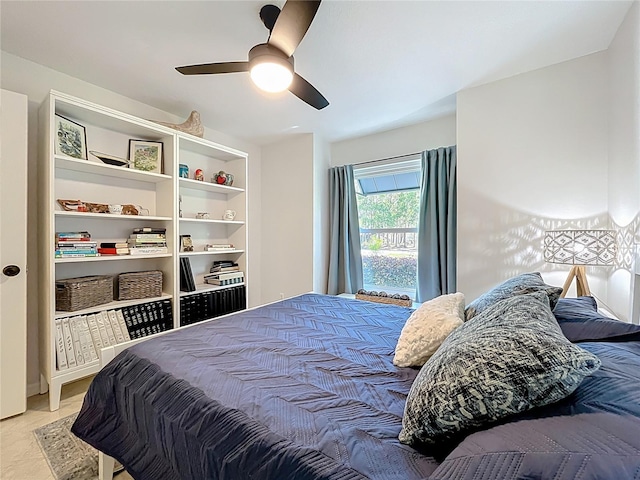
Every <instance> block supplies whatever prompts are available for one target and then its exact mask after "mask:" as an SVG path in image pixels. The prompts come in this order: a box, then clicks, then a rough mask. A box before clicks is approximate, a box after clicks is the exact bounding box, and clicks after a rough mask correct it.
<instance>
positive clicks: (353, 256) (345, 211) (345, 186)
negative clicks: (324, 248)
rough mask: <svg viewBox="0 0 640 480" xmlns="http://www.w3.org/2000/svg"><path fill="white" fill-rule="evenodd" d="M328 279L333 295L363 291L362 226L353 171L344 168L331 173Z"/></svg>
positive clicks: (350, 167)
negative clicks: (359, 219)
mask: <svg viewBox="0 0 640 480" xmlns="http://www.w3.org/2000/svg"><path fill="white" fill-rule="evenodd" d="M329 202H330V206H329V215H330V228H331V239H330V244H329V279H328V284H327V291H328V293H329V294H331V295H337V294H339V293H356V292H357V291H358V290H359V289H360V288H362V285H363V280H362V256H361V254H360V222H359V221H358V205H357V203H356V187H355V183H354V180H353V167H352V166H351V165H344V166H341V167H333V168H331V169H330V170H329Z"/></svg>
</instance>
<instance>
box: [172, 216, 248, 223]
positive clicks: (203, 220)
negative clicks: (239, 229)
mask: <svg viewBox="0 0 640 480" xmlns="http://www.w3.org/2000/svg"><path fill="white" fill-rule="evenodd" d="M179 220H180V221H181V222H190V223H219V224H221V225H244V222H243V221H241V220H213V219H211V218H184V217H181V218H180V219H179Z"/></svg>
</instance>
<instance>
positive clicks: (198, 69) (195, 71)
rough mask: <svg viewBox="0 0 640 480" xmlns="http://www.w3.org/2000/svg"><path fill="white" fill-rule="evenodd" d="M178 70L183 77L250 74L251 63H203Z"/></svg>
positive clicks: (177, 68) (178, 68)
mask: <svg viewBox="0 0 640 480" xmlns="http://www.w3.org/2000/svg"><path fill="white" fill-rule="evenodd" d="M176 70H177V71H179V72H180V73H181V74H183V75H207V74H215V73H237V72H248V71H249V62H221V63H203V64H201V65H187V66H184V67H176Z"/></svg>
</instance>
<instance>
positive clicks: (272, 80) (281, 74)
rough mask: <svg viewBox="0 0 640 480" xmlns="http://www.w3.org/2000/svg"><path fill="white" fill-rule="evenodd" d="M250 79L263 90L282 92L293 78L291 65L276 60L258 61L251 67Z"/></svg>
mask: <svg viewBox="0 0 640 480" xmlns="http://www.w3.org/2000/svg"><path fill="white" fill-rule="evenodd" d="M251 80H253V83H255V84H256V86H257V87H258V88H260V89H261V90H264V91H265V92H272V93H275V92H282V91H283V90H286V89H287V88H289V85H291V82H292V80H293V71H292V69H291V67H289V68H287V66H286V65H284V64H282V63H278V62H270V61H266V62H260V63H257V64H256V65H254V66H252V67H251Z"/></svg>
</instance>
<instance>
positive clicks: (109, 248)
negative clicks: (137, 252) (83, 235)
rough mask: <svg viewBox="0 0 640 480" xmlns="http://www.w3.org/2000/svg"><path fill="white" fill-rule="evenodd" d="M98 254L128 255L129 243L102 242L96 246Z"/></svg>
mask: <svg viewBox="0 0 640 480" xmlns="http://www.w3.org/2000/svg"><path fill="white" fill-rule="evenodd" d="M98 253H99V254H100V255H129V244H128V243H127V242H126V241H122V242H102V243H101V244H100V248H98Z"/></svg>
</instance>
